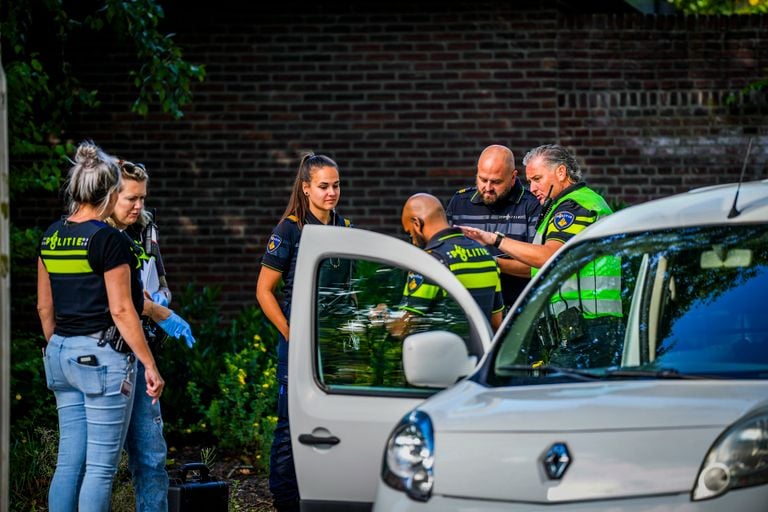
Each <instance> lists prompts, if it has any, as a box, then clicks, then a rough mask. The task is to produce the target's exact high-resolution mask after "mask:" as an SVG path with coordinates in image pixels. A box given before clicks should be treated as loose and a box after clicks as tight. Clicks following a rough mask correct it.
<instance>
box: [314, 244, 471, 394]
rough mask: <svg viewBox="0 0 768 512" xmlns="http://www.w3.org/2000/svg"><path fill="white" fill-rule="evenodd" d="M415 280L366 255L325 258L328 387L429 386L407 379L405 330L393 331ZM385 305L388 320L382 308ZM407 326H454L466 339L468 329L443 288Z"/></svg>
mask: <svg viewBox="0 0 768 512" xmlns="http://www.w3.org/2000/svg"><path fill="white" fill-rule="evenodd" d="M435 264H439V263H437V262H435ZM417 281H418V280H417ZM413 282H414V278H413V275H412V274H410V272H409V270H408V269H407V268H397V267H392V266H388V265H384V264H381V263H378V262H374V261H368V260H361V259H357V260H352V259H345V258H327V259H325V260H323V261H322V262H321V264H320V268H319V272H318V277H317V280H316V293H315V300H316V301H317V307H316V308H315V311H316V319H315V325H316V329H315V345H314V346H315V347H316V350H317V354H316V356H317V357H316V365H315V372H316V376H315V377H316V379H317V381H318V382H320V383H321V385H323V387H324V388H325V389H326V391H329V392H371V393H373V392H375V393H379V394H380V393H381V392H382V391H385V392H388V393H389V392H391V393H394V394H398V393H401V394H414V393H416V394H423V393H424V392H426V391H427V390H425V389H423V388H415V387H414V386H411V385H409V384H408V383H407V382H406V380H405V376H404V373H403V367H402V346H403V339H404V338H405V336H397V335H395V334H393V333H392V332H391V325H390V323H391V321H392V320H395V319H397V318H398V317H400V316H401V315H403V314H405V313H404V312H403V311H402V310H400V309H399V308H398V305H399V304H400V303H401V300H402V297H403V292H404V289H405V287H406V286H407V285H408V283H411V286H413ZM428 284H429V283H428V282H426V281H424V282H423V283H422V282H419V285H428ZM384 308H386V309H387V310H388V312H389V317H388V318H389V320H387V319H385V316H384V315H382V314H380V313H381V311H383V310H384ZM407 329H408V330H407V334H408V335H409V334H415V333H416V332H422V331H428V330H443V331H450V332H453V333H455V334H457V335H459V336H461V337H462V338H463V339H465V340H466V339H468V335H469V333H468V322H467V320H466V317H465V315H464V313H463V312H462V310H461V308H460V307H459V306H458V304H457V303H456V302H455V300H454V299H453V298H452V297H451V296H450V295H447V294H445V293H444V292H443V291H442V290H440V292H439V293H438V297H437V298H436V300H435V301H434V302H433V303H432V304H431V305H430V307H429V308H428V309H425V310H424V311H421V312H419V314H411V316H410V317H409V322H408V328H407Z"/></svg>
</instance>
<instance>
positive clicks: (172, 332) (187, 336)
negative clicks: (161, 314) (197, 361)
mask: <svg viewBox="0 0 768 512" xmlns="http://www.w3.org/2000/svg"><path fill="white" fill-rule="evenodd" d="M157 325H159V326H160V328H161V329H162V330H164V331H165V332H166V333H168V336H171V337H173V338H177V339H178V338H181V337H182V336H183V337H184V341H186V342H187V346H188V347H189V348H192V347H193V346H194V344H195V343H197V340H196V339H195V337H194V336H192V328H191V327H190V326H189V324H188V323H187V321H186V320H184V319H183V318H181V317H180V316H179V315H177V314H176V313H174V312H173V311H171V316H169V317H168V318H166V319H165V320H161V321H159V322H157Z"/></svg>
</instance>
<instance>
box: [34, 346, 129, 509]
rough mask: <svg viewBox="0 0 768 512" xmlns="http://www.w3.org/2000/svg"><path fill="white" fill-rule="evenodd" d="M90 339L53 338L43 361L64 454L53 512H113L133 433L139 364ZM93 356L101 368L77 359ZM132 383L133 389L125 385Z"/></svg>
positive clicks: (52, 494) (52, 499) (53, 487)
mask: <svg viewBox="0 0 768 512" xmlns="http://www.w3.org/2000/svg"><path fill="white" fill-rule="evenodd" d="M96 343H97V340H96V339H95V338H94V337H90V336H71V337H67V338H64V337H62V336H58V335H55V334H54V335H53V336H52V337H51V339H50V341H49V342H48V346H47V347H46V350H45V355H44V357H43V364H44V366H45V377H46V382H47V385H48V388H49V389H51V390H52V391H53V394H54V396H55V397H56V408H57V409H58V413H59V453H58V460H57V462H56V472H55V473H54V475H53V480H52V481H51V487H50V489H49V491H48V507H49V511H50V512H75V511H79V512H104V511H106V510H109V509H110V501H111V496H112V480H113V479H114V477H115V473H116V472H117V465H118V463H119V462H120V453H121V450H122V447H123V441H124V440H125V434H126V432H127V430H128V422H129V420H130V417H131V407H132V405H133V390H134V389H135V387H136V386H135V382H134V381H135V377H136V362H135V359H134V357H133V355H132V354H131V355H129V354H121V353H119V352H115V351H114V350H112V348H111V347H109V345H106V346H104V347H99V346H97V345H96ZM85 355H93V356H95V359H96V365H95V366H90V365H85V364H80V363H78V362H77V358H78V357H80V356H85ZM124 380H127V381H128V382H130V384H131V385H130V386H129V387H130V389H127V388H126V387H124V386H123V385H122V383H123V381H124Z"/></svg>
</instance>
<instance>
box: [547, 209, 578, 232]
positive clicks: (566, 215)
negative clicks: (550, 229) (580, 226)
mask: <svg viewBox="0 0 768 512" xmlns="http://www.w3.org/2000/svg"><path fill="white" fill-rule="evenodd" d="M574 220H576V216H575V215H574V214H572V213H571V212H557V213H556V214H555V218H554V219H553V221H552V222H553V223H554V224H555V227H556V228H557V229H559V230H560V231H562V230H564V229H567V228H568V227H569V226H570V225H571V224H573V221H574Z"/></svg>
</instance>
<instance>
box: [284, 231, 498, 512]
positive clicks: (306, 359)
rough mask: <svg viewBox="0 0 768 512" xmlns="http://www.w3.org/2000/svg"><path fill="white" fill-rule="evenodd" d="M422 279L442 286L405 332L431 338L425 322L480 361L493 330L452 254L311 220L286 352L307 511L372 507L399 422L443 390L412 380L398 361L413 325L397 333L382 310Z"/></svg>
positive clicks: (298, 270)
mask: <svg viewBox="0 0 768 512" xmlns="http://www.w3.org/2000/svg"><path fill="white" fill-rule="evenodd" d="M425 281H427V282H431V283H434V284H436V285H438V286H440V287H441V288H442V289H443V290H444V291H445V292H446V296H445V297H444V298H443V299H442V300H441V301H440V304H439V307H435V308H434V311H432V310H430V311H429V312H428V313H427V314H424V315H419V316H418V317H414V319H413V320H414V321H413V322H411V324H410V325H409V330H408V334H409V335H412V334H415V333H422V334H421V336H422V338H414V339H428V338H425V337H424V334H423V333H425V332H427V333H430V334H429V335H428V337H432V338H431V339H437V340H438V341H439V340H440V338H441V337H456V336H459V337H460V338H461V339H462V340H464V343H465V346H466V357H467V360H468V366H467V368H468V369H470V368H472V367H473V365H472V362H473V361H479V360H480V358H481V357H482V355H483V354H484V353H485V351H486V350H487V349H488V348H489V347H490V342H491V337H492V332H491V329H490V326H489V324H488V320H487V319H486V317H485V315H484V314H483V312H482V311H481V310H480V308H479V306H478V305H477V304H476V303H475V301H474V299H473V298H472V296H471V295H470V294H469V292H468V291H467V290H466V289H465V288H464V287H463V286H462V284H461V283H460V282H459V281H458V280H457V279H456V277H455V276H454V275H453V274H452V273H451V272H450V271H449V270H448V269H447V268H446V267H445V266H443V265H442V264H440V263H439V262H438V261H437V260H436V259H435V258H434V257H432V256H431V255H429V254H428V253H426V252H425V251H423V250H421V249H419V248H417V247H415V246H413V245H411V244H409V243H406V242H404V241H402V240H399V239H397V238H394V237H391V236H387V235H383V234H380V233H375V232H372V231H366V230H361V229H355V228H342V227H333V226H313V225H307V226H304V228H303V233H302V238H301V245H300V248H299V254H298V259H297V263H296V274H295V280H294V289H293V296H292V297H293V301H292V308H291V318H290V325H291V338H290V343H289V356H288V365H289V371H288V382H289V384H288V410H289V416H290V425H291V441H292V445H293V454H294V461H295V465H296V475H297V478H298V482H299V491H300V494H301V499H302V505H301V507H302V508H301V509H302V511H304V512H307V511H320V510H324V511H328V510H334V511H337V512H338V511H352V510H354V511H358V510H370V509H371V506H372V503H373V499H374V496H375V492H376V485H377V482H378V478H379V473H380V468H381V456H382V453H383V452H384V444H385V442H386V439H387V436H388V435H389V433H390V431H391V429H392V428H393V427H394V426H395V424H396V423H397V422H398V420H399V419H400V418H401V417H402V416H403V415H404V414H405V413H406V412H408V411H409V410H410V409H412V408H413V407H415V406H416V405H417V404H418V403H420V402H421V401H422V400H424V399H425V398H427V397H429V396H431V395H432V394H434V393H436V392H437V391H439V388H433V387H422V386H416V385H412V384H410V383H409V382H408V381H407V379H406V378H405V372H404V370H403V364H402V351H403V346H404V345H405V343H404V340H405V339H407V337H406V336H395V335H393V334H391V333H390V330H389V329H388V326H387V322H384V321H382V320H381V319H380V317H379V315H377V310H376V308H377V306H378V307H379V310H378V311H380V309H381V307H382V306H380V305H382V304H384V305H387V307H388V309H389V311H390V312H392V313H394V315H395V316H397V315H398V314H400V312H398V309H397V305H398V303H399V301H400V299H401V297H402V294H403V290H404V287H405V286H406V285H408V286H411V287H414V286H420V285H421V284H423V283H424V282H425ZM459 345H461V344H459ZM462 357H463V356H462ZM435 364H436V365H438V364H439V361H438V360H436V361H435Z"/></svg>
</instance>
